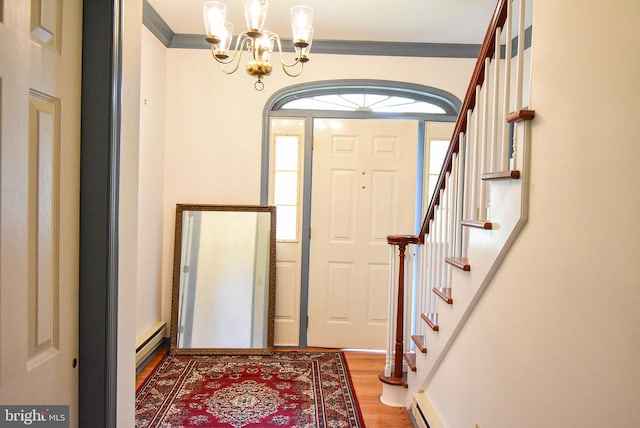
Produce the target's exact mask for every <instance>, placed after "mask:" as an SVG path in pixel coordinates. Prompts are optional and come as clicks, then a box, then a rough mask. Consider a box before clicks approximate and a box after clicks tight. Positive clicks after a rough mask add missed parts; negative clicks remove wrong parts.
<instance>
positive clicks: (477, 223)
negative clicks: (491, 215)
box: [460, 220, 493, 230]
mask: <svg viewBox="0 0 640 428" xmlns="http://www.w3.org/2000/svg"><path fill="white" fill-rule="evenodd" d="M460 224H461V225H463V226H467V227H475V228H477V229H484V230H491V229H492V228H493V223H491V222H490V221H489V220H462V221H461V222H460Z"/></svg>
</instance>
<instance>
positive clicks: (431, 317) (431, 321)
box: [420, 313, 440, 331]
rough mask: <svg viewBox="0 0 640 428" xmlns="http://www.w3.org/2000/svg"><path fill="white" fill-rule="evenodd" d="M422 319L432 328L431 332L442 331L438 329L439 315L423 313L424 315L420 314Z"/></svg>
mask: <svg viewBox="0 0 640 428" xmlns="http://www.w3.org/2000/svg"><path fill="white" fill-rule="evenodd" d="M420 318H422V319H423V320H424V321H425V322H426V323H427V325H428V326H429V327H430V328H431V330H433V331H438V330H440V327H438V314H434V313H429V314H427V313H423V314H420Z"/></svg>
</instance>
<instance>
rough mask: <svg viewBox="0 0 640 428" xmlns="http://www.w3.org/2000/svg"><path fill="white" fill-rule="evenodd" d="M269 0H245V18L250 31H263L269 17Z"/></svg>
mask: <svg viewBox="0 0 640 428" xmlns="http://www.w3.org/2000/svg"><path fill="white" fill-rule="evenodd" d="M268 8H269V0H245V2H244V19H245V20H246V21H247V28H248V29H249V32H261V31H262V30H263V28H264V22H265V21H266V19H267V9H268Z"/></svg>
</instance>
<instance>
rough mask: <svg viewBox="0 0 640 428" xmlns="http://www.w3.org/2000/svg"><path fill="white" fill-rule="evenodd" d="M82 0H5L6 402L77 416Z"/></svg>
mask: <svg viewBox="0 0 640 428" xmlns="http://www.w3.org/2000/svg"><path fill="white" fill-rule="evenodd" d="M81 28H82V2H81V1H79V0H64V2H63V1H62V0H31V1H26V0H5V1H0V101H1V103H0V162H1V163H0V165H1V172H0V213H1V217H0V218H1V221H0V405H20V406H29V405H49V406H53V405H60V406H69V407H70V420H69V421H70V426H72V427H73V426H77V423H78V422H77V413H78V406H77V403H78V368H77V367H76V366H77V358H78V258H79V254H78V252H79V250H78V241H79V187H80V184H79V181H80V180H79V170H80V167H79V165H80V79H81V47H82V43H81V37H82V36H81Z"/></svg>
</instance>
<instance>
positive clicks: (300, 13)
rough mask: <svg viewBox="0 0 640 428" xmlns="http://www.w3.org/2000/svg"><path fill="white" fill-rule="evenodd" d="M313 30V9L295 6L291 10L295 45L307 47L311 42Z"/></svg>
mask: <svg viewBox="0 0 640 428" xmlns="http://www.w3.org/2000/svg"><path fill="white" fill-rule="evenodd" d="M312 28H313V9H312V8H310V7H309V6H294V7H292V8H291V30H292V31H293V44H294V46H297V47H305V46H306V45H308V44H309V42H310V41H311V32H312Z"/></svg>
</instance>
